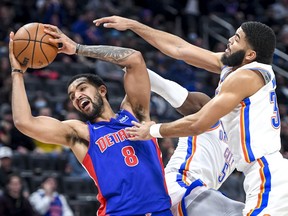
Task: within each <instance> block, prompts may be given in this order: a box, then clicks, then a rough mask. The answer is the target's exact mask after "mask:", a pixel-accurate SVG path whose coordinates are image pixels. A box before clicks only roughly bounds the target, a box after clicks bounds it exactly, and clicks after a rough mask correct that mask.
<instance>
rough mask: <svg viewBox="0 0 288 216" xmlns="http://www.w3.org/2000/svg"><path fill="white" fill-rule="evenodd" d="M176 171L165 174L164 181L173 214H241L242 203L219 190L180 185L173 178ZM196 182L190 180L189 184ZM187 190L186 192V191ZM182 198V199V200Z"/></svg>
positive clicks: (203, 215) (202, 215)
mask: <svg viewBox="0 0 288 216" xmlns="http://www.w3.org/2000/svg"><path fill="white" fill-rule="evenodd" d="M175 175H177V174H176V173H168V174H166V176H165V177H166V183H167V188H168V192H169V195H170V197H171V201H172V207H171V210H172V213H173V215H174V216H183V215H184V216H185V215H201V216H218V215H221V216H242V210H243V208H244V203H241V202H237V201H234V200H231V199H229V198H227V197H226V196H224V195H223V194H222V193H221V192H219V191H217V190H213V189H209V188H207V187H205V186H196V187H192V190H191V191H190V192H189V189H191V187H189V186H188V187H185V186H184V185H180V184H179V183H178V182H177V181H176V178H175ZM195 183H197V184H196V185H201V183H199V181H198V180H196V181H194V182H192V183H191V184H190V186H193V184H195ZM187 190H188V193H187ZM183 198H184V201H183Z"/></svg>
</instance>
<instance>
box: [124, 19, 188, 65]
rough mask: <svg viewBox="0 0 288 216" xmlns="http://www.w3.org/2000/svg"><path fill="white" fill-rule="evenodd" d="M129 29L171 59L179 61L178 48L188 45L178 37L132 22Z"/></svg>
mask: <svg viewBox="0 0 288 216" xmlns="http://www.w3.org/2000/svg"><path fill="white" fill-rule="evenodd" d="M129 29H130V30H131V31H133V32H134V33H136V34H137V35H139V36H140V37H142V38H143V39H144V40H145V41H147V42H148V43H149V44H151V45H152V46H154V47H155V48H157V49H158V50H160V51H161V52H163V53H164V54H166V55H168V56H170V57H172V58H176V59H181V53H179V49H178V48H182V47H184V46H185V45H187V44H188V43H187V42H186V41H185V40H183V39H182V38H180V37H178V36H175V35H173V34H170V33H167V32H164V31H161V30H157V29H154V28H151V27H149V26H147V25H144V24H142V23H140V22H137V21H134V20H133V21H131V23H130V25H129Z"/></svg>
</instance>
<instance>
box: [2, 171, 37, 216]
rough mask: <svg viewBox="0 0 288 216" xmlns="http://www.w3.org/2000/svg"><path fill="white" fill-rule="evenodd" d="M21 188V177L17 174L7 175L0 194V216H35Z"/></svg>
mask: <svg viewBox="0 0 288 216" xmlns="http://www.w3.org/2000/svg"><path fill="white" fill-rule="evenodd" d="M22 190H23V182H22V178H21V177H20V176H19V175H17V174H11V175H9V176H8V178H7V181H6V184H5V190H4V193H3V194H2V195H1V196H0V216H37V214H36V213H35V212H34V210H33V208H32V206H31V204H30V202H29V200H28V199H27V198H26V197H24V196H23V195H22Z"/></svg>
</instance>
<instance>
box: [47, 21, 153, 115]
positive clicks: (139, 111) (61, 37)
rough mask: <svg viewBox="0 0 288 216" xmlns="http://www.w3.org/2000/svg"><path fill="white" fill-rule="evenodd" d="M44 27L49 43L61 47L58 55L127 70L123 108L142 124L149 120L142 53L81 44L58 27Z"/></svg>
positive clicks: (145, 74) (148, 100)
mask: <svg viewBox="0 0 288 216" xmlns="http://www.w3.org/2000/svg"><path fill="white" fill-rule="evenodd" d="M44 27H45V29H44V31H45V32H46V33H47V34H50V35H51V36H52V37H53V38H50V40H51V41H52V42H54V43H58V44H61V45H62V46H61V47H60V48H59V51H58V52H59V53H65V54H68V55H73V54H77V55H82V56H85V57H91V58H96V59H99V60H103V61H108V62H111V63H114V64H117V65H120V66H122V67H125V68H126V73H125V74H124V89H125V91H126V97H125V98H124V100H123V102H122V105H121V106H122V108H123V109H126V110H128V111H130V112H132V113H134V115H135V116H136V117H137V118H138V120H139V121H148V120H149V119H150V117H149V102H150V81H149V77H148V73H147V69H146V64H145V62H144V59H143V57H142V55H141V53H140V52H138V51H136V50H133V49H130V48H123V47H116V46H103V45H99V46H86V45H80V44H77V43H76V42H74V41H73V40H71V39H70V38H69V37H67V36H66V35H65V34H64V33H63V32H61V30H60V29H58V27H56V26H53V25H44ZM107 73H109V71H107Z"/></svg>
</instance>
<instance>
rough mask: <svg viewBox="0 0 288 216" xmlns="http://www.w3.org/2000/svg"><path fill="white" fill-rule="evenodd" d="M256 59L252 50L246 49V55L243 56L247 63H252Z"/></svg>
mask: <svg viewBox="0 0 288 216" xmlns="http://www.w3.org/2000/svg"><path fill="white" fill-rule="evenodd" d="M256 57H257V53H256V52H255V51H254V50H252V49H248V50H247V51H246V55H245V59H246V60H247V61H248V62H252V61H254V60H255V59H256Z"/></svg>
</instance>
